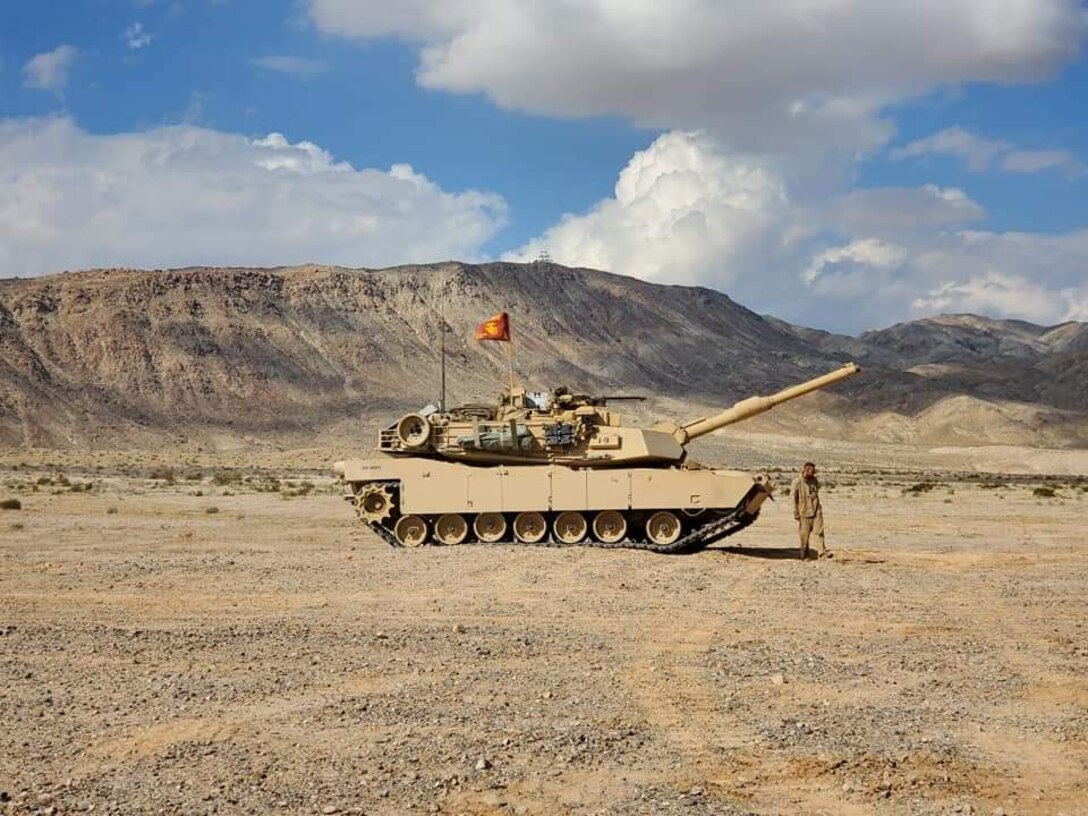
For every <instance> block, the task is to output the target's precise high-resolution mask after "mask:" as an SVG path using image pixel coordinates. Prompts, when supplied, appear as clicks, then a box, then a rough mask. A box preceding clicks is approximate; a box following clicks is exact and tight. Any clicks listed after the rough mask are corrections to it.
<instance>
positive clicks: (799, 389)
mask: <svg viewBox="0 0 1088 816" xmlns="http://www.w3.org/2000/svg"><path fill="white" fill-rule="evenodd" d="M859 371H861V368H859V367H858V365H857V363H847V364H846V365H844V366H843V367H842V368H840V369H837V370H835V371H832V372H830V373H828V374H824V375H823V376H820V377H816V378H815V379H812V380H808V381H806V382H803V383H800V384H798V385H793V386H790V387H789V388H783V389H782V390H781V391H778V392H777V393H774V394H771V395H770V396H769V397H748V399H743V400H741V401H740V402H738V403H737V404H736V405H734V406H733V407H732V408H727V409H726V410H724V411H722V412H721V413H720V414H715V415H714V416H711V417H703V418H702V419H697V420H695V421H694V422H689V423H687V424H686V425H682V426H680V427H679V428H677V429H676V431H675V432H674V434H673V435H674V436H675V437H676V441H677V442H679V443H680V444H681V445H684V444H686V443H688V442H690V441H691V440H692V439H698V438H699V437H700V436H706V435H707V434H708V433H712V432H713V431H716V430H718V429H719V428H724V427H725V426H726V425H732V424H733V423H734V422H741V421H742V420H745V419H750V418H751V417H754V416H757V415H759V414H762V413H763V412H764V411H769V410H771V409H772V408H774V407H775V406H776V405H781V404H782V403H783V402H789V401H790V400H792V399H797V398H798V397H801V396H804V395H805V394H808V393H809V392H811V391H818V390H819V389H821V388H825V387H827V386H829V385H831V384H832V383H837V382H839V381H840V380H845V379H846V378H847V377H852V376H854V375H855V374H857V373H858V372H859Z"/></svg>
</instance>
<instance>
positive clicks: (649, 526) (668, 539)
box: [646, 510, 682, 546]
mask: <svg viewBox="0 0 1088 816" xmlns="http://www.w3.org/2000/svg"><path fill="white" fill-rule="evenodd" d="M681 529H682V528H681V525H680V519H678V518H677V517H676V513H673V512H671V511H669V510H658V511H657V512H656V513H654V514H653V515H652V516H650V518H649V519H648V520H647V522H646V537H647V538H648V539H650V541H652V542H653V543H654V544H657V545H659V546H667V545H669V544H673V543H675V542H676V539H678V538H680V531H681Z"/></svg>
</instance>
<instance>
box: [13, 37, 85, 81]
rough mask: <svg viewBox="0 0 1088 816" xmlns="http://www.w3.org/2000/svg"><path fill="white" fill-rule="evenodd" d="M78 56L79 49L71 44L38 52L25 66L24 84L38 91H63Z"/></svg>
mask: <svg viewBox="0 0 1088 816" xmlns="http://www.w3.org/2000/svg"><path fill="white" fill-rule="evenodd" d="M78 57H79V49H77V48H76V47H75V46H71V45H58V46H57V47H56V48H54V49H53V50H52V51H45V52H43V53H41V54H36V55H35V56H33V57H31V58H30V60H28V61H27V63H26V65H24V66H23V85H25V86H26V87H27V88H33V89H34V90H38V91H63V90H64V89H65V88H66V87H67V86H68V73H69V72H70V71H71V69H72V66H73V65H74V64H75V61H76V59H77V58H78Z"/></svg>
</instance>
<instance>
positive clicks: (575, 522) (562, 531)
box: [552, 510, 589, 544]
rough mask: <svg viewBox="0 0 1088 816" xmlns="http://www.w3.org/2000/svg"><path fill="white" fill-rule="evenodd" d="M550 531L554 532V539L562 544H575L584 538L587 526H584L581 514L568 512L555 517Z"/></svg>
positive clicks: (583, 517)
mask: <svg viewBox="0 0 1088 816" xmlns="http://www.w3.org/2000/svg"><path fill="white" fill-rule="evenodd" d="M552 530H553V531H554V532H555V537H556V538H558V539H559V540H560V541H562V542H563V543H564V544H577V543H578V542H579V541H581V540H582V539H583V538H585V537H586V533H587V532H588V530H589V525H587V524H586V517H585V516H583V515H582V514H581V513H579V512H577V511H574V510H568V511H567V512H565V513H560V514H559V515H558V516H556V517H555V522H554V523H553V524H552Z"/></svg>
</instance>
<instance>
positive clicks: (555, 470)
mask: <svg viewBox="0 0 1088 816" xmlns="http://www.w3.org/2000/svg"><path fill="white" fill-rule="evenodd" d="M859 370H860V369H859V368H858V366H857V365H855V364H854V363H849V364H847V365H845V366H843V367H842V368H840V369H838V370H836V371H832V372H831V373H829V374H825V375H823V376H821V377H817V378H815V379H813V380H809V381H807V382H804V383H801V384H799V385H795V386H792V387H790V388H786V389H784V390H782V391H779V392H777V393H775V394H772V395H771V396H768V397H749V398H748V399H745V400H741V401H740V402H738V403H737V404H736V405H734V406H733V407H732V408H729V409H727V410H725V411H722V412H721V413H719V414H715V415H714V416H710V417H705V418H702V419H697V420H694V421H692V422H688V423H686V424H684V425H677V424H675V423H672V422H661V423H658V424H657V425H654V426H653V427H651V428H631V427H625V426H623V425H622V424H621V421H620V418H619V416H618V415H617V414H615V413H614V412H613V411H611V410H610V409H609V407H608V401H609V400H610V399H611V400H613V401H614V400H616V399H620V398H617V397H592V396H587V395H582V394H572V393H570V392H569V391H567V390H566V389H564V388H559V389H556V390H555V391H554V392H552V394H551V396H550V397H547V398H541V397H534V396H533V395H530V394H528V393H527V392H526V391H525V390H524V389H519V388H514V389H508V390H507V391H505V392H504V393H503V395H502V397H501V398H500V400H499V403H498V404H497V405H493V406H491V405H467V406H462V407H461V408H455V409H453V410H450V411H446V412H442V411H438V410H435V409H425V410H423V411H421V412H419V413H413V414H407V415H406V416H404V417H401V418H400V419H399V420H397V421H396V422H394V423H393V424H392V425H390V426H389V427H387V428H384V429H382V431H381V432H380V434H379V440H378V448H379V450H380V452H381V454H382V456H381V457H380V458H375V459H362V460H350V461H346V462H337V463H336V464H335V465H334V470H335V471H336V473H337V474H338V475H339V476H340V479H341V481H342V482H343V484H344V485H345V489H346V493H347V498H348V499H349V500H351V501H352V503H353V504H354V506H355V510H356V513H357V514H358V516H359V519H360V520H361V521H362V522H364V523H365V524H367V525H369V526H370V527H371V529H373V530H374V531H375V532H377V533H378V534H379V535H380V536H381V537H382V538H384V539H385V540H386V541H387V542H389V543H390V544H392V545H394V546H405V547H418V546H420V545H422V544H447V545H450V544H461V543H463V542H466V541H476V542H481V543H488V544H497V543H520V544H538V545H552V546H565V545H574V544H586V545H589V546H597V547H629V548H636V549H645V550H652V551H655V552H663V553H678V552H691V551H694V550H698V549H702V548H704V547H706V546H707V545H709V544H711V543H713V542H715V541H718V540H720V539H722V538H724V537H726V536H728V535H731V534H732V533H735V532H737V531H738V530H740V529H742V528H744V527H746V526H748V525H749V524H751V523H752V522H753V521H754V520H755V519H756V517H757V516H758V515H759V509H760V507H761V506H762V504H763V502H764V500H765V499H766V498H767V497H768V496H769V495H771V493H772V492H773V485H772V484H771V483H770V480H769V479H768V478H767V477H766V476H752V475H750V474H747V473H743V472H740V471H736V470H723V469H713V468H706V467H703V466H701V465H698V464H696V463H694V462H691V461H690V460H688V458H687V444H688V443H689V442H690V441H691V440H693V439H698V438H699V437H700V436H705V435H706V434H708V433H711V432H713V431H715V430H717V429H719V428H722V427H725V426H726V425H732V424H733V423H736V422H740V421H742V420H745V419H748V418H750V417H753V416H756V415H757V414H761V413H763V412H764V411H767V410H770V409H771V408H773V407H774V406H776V405H778V404H780V403H783V402H786V401H788V400H792V399H796V398H797V397H800V396H802V395H804V394H807V393H809V392H810V391H815V390H817V389H820V388H824V387H826V386H828V385H831V384H832V383H835V382H838V381H839V380H843V379H845V378H847V377H849V376H852V375H853V374H856V373H858V371H859Z"/></svg>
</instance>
